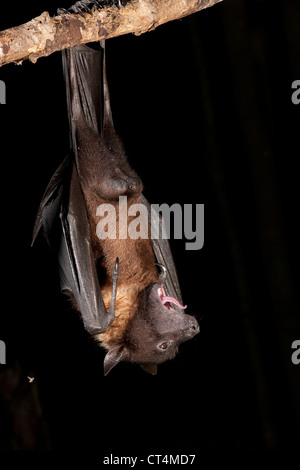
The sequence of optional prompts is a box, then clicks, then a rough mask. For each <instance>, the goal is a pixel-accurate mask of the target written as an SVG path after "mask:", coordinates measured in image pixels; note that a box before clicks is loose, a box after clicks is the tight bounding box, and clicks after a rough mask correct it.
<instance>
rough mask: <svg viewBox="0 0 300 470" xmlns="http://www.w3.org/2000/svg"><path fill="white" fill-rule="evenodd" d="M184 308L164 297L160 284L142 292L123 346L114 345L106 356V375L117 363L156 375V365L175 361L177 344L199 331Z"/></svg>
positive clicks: (195, 322)
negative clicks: (139, 366) (140, 368)
mask: <svg viewBox="0 0 300 470" xmlns="http://www.w3.org/2000/svg"><path fill="white" fill-rule="evenodd" d="M184 308H185V307H183V306H182V305H180V303H179V302H178V301H177V300H176V299H175V298H173V297H169V296H167V295H166V292H165V287H164V286H163V284H159V283H154V284H151V285H149V286H148V287H147V288H146V289H144V290H143V291H141V292H140V294H139V299H138V310H137V313H136V315H135V316H134V317H133V319H132V320H131V321H130V323H129V325H128V327H127V329H126V332H125V335H124V338H123V341H122V344H116V345H114V346H113V347H112V348H111V349H110V350H109V351H108V353H107V355H106V357H105V360H104V373H105V375H106V374H107V373H108V372H109V371H110V370H111V369H112V368H113V367H114V366H115V365H116V364H118V363H119V362H120V361H129V362H133V363H135V364H140V365H141V366H142V367H143V368H144V369H145V370H146V371H147V372H150V373H152V374H155V373H156V366H157V364H161V363H163V362H165V361H167V360H169V359H172V358H174V357H175V355H176V354H177V352H178V347H179V345H180V344H181V343H183V342H184V341H187V340H189V339H191V338H193V337H194V336H195V335H196V334H197V333H199V331H200V328H199V325H198V322H197V320H196V319H195V318H194V317H192V316H190V315H187V314H185V313H184Z"/></svg>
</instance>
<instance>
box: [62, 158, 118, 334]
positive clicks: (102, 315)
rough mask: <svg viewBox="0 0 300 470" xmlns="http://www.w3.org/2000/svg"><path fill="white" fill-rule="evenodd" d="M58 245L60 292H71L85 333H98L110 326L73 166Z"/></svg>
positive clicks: (82, 201) (63, 207)
mask: <svg viewBox="0 0 300 470" xmlns="http://www.w3.org/2000/svg"><path fill="white" fill-rule="evenodd" d="M60 218H61V224H62V231H63V237H62V244H61V246H60V249H59V252H58V261H59V265H60V271H61V281H62V285H61V287H62V290H69V291H71V292H72V294H73V296H74V298H75V300H76V303H77V305H78V308H79V310H80V312H81V316H82V320H83V323H84V326H85V329H86V330H87V331H88V332H89V333H91V334H96V333H101V332H103V331H105V330H106V328H107V327H108V326H109V324H110V323H111V319H109V318H108V316H107V313H106V308H105V305H104V302H103V298H102V294H101V291H100V287H99V281H98V275H97V271H96V266H95V261H94V255H93V250H92V246H91V241H90V233H89V223H88V217H87V213H86V208H85V201H84V198H83V194H82V191H81V187H80V183H79V178H78V174H77V170H76V167H75V165H74V164H73V168H72V176H71V184H70V192H69V198H68V200H67V201H63V204H62V208H61V213H60Z"/></svg>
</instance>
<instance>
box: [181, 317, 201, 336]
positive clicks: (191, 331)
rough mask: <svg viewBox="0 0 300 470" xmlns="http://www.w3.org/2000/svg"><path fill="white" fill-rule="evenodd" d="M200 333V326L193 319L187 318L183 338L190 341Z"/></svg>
mask: <svg viewBox="0 0 300 470" xmlns="http://www.w3.org/2000/svg"><path fill="white" fill-rule="evenodd" d="M199 332H200V326H199V323H198V322H197V320H196V318H195V317H191V316H189V319H188V326H187V328H186V329H185V338H186V339H187V340H188V339H191V338H193V337H194V336H196V335H197V334H198V333H199Z"/></svg>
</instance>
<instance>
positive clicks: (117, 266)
mask: <svg viewBox="0 0 300 470" xmlns="http://www.w3.org/2000/svg"><path fill="white" fill-rule="evenodd" d="M114 277H117V279H118V277H119V258H116V264H115V267H114V271H113V281H114Z"/></svg>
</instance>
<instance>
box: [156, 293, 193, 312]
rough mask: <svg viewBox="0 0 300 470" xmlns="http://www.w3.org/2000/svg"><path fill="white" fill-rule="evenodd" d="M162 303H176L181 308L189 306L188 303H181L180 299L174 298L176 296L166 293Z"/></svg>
mask: <svg viewBox="0 0 300 470" xmlns="http://www.w3.org/2000/svg"><path fill="white" fill-rule="evenodd" d="M161 301H162V303H163V304H166V303H167V302H169V303H171V304H175V305H177V307H179V308H183V309H185V308H186V307H187V305H184V306H183V305H181V304H180V303H179V302H178V300H176V299H174V297H169V296H168V295H164V296H163V297H162V299H161Z"/></svg>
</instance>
